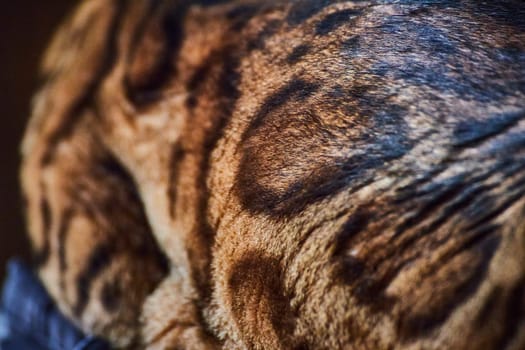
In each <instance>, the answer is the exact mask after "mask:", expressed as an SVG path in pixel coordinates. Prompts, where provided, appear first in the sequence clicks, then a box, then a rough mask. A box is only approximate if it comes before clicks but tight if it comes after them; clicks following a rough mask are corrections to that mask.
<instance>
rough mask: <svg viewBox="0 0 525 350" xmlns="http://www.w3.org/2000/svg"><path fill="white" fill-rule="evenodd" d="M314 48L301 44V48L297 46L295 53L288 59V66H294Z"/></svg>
mask: <svg viewBox="0 0 525 350" xmlns="http://www.w3.org/2000/svg"><path fill="white" fill-rule="evenodd" d="M311 49H312V47H311V46H310V45H308V44H301V45H299V46H296V47H295V48H294V49H293V51H292V52H291V53H290V54H289V55H288V56H287V57H286V63H288V64H294V63H297V62H299V60H300V59H301V58H303V57H304V56H305V55H306V54H308V52H310V50H311Z"/></svg>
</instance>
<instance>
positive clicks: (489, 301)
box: [474, 286, 503, 329]
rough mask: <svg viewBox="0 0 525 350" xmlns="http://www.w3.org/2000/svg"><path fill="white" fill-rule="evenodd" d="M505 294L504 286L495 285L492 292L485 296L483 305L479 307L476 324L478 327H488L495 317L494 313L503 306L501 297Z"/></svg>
mask: <svg viewBox="0 0 525 350" xmlns="http://www.w3.org/2000/svg"><path fill="white" fill-rule="evenodd" d="M502 296H503V288H501V287H500V286H495V287H494V289H492V290H491V291H490V294H489V295H488V296H487V297H486V298H485V301H484V303H483V306H481V308H480V309H479V312H478V314H477V315H476V318H475V319H474V324H475V327H476V329H480V328H483V327H487V325H488V322H490V321H491V318H492V317H494V314H495V313H496V312H498V311H499V309H500V307H501V298H502Z"/></svg>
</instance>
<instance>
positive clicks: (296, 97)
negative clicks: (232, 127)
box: [241, 77, 320, 142]
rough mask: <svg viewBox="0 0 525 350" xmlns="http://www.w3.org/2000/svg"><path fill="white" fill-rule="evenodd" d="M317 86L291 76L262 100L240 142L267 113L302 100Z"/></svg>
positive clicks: (313, 91) (316, 88) (317, 86)
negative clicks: (285, 82) (283, 84)
mask: <svg viewBox="0 0 525 350" xmlns="http://www.w3.org/2000/svg"><path fill="white" fill-rule="evenodd" d="M319 87H320V86H319V85H318V84H316V83H311V82H308V81H305V80H303V79H300V78H296V77H294V78H292V79H291V80H290V81H289V82H288V83H287V84H286V85H285V86H283V87H282V88H280V89H279V90H277V91H276V92H275V93H273V94H271V95H270V96H268V97H267V98H266V99H265V100H264V102H263V103H262V105H261V106H260V107H259V111H258V112H257V113H256V114H255V115H254V116H253V118H252V122H251V123H250V125H249V126H248V128H247V129H246V130H245V131H244V132H243V134H242V138H241V142H245V141H246V139H247V138H248V137H249V136H250V135H252V134H253V133H254V131H255V130H256V129H257V128H259V127H260V126H261V125H263V123H264V120H265V118H266V116H267V115H268V114H270V113H271V112H273V111H274V110H276V109H277V108H279V107H281V106H283V105H285V104H286V103H288V102H290V101H304V100H305V99H307V98H308V97H310V96H311V95H312V94H314V93H315V92H316V91H317V90H318V89H319Z"/></svg>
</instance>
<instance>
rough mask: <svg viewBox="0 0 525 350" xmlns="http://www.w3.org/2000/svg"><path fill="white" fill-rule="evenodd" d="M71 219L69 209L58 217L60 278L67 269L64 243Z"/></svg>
mask: <svg viewBox="0 0 525 350" xmlns="http://www.w3.org/2000/svg"><path fill="white" fill-rule="evenodd" d="M72 219H73V210H72V209H71V208H69V209H66V210H65V211H64V212H63V213H62V215H61V216H60V226H59V228H58V266H59V269H60V275H61V276H63V275H64V273H65V272H66V269H67V259H66V241H67V235H68V232H69V225H70V224H71V220H72Z"/></svg>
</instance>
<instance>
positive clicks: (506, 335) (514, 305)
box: [494, 279, 525, 349]
mask: <svg viewBox="0 0 525 350" xmlns="http://www.w3.org/2000/svg"><path fill="white" fill-rule="evenodd" d="M504 310H505V317H504V319H503V330H504V332H503V334H502V336H501V339H500V341H499V342H498V344H497V346H496V347H494V349H506V348H507V347H508V346H509V345H510V344H511V343H512V341H513V340H515V339H516V338H517V336H518V334H517V333H518V330H519V329H520V328H521V327H523V324H524V318H525V316H524V315H525V280H523V279H522V280H520V281H519V282H518V283H516V285H515V286H514V288H513V289H512V290H511V291H510V293H509V295H508V299H507V302H506V304H505V309H504Z"/></svg>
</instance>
